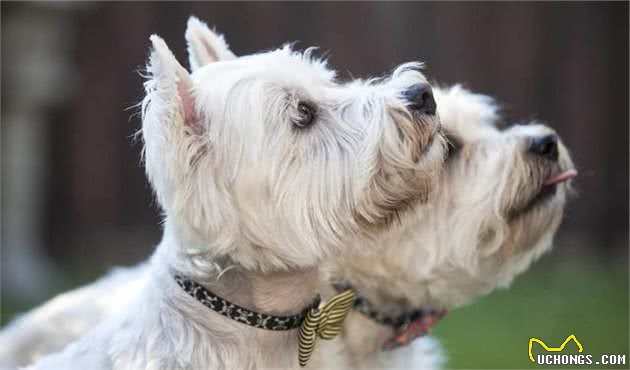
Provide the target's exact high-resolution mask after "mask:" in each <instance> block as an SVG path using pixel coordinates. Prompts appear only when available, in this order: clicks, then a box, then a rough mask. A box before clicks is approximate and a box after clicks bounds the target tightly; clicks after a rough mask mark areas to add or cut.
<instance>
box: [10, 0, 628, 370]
mask: <svg viewBox="0 0 630 370" xmlns="http://www.w3.org/2000/svg"><path fill="white" fill-rule="evenodd" d="M0 7H1V12H0V14H1V17H2V19H1V20H2V22H1V27H2V30H1V31H2V32H1V33H0V35H1V38H2V39H1V41H2V42H1V45H2V53H1V58H2V60H1V61H2V63H1V67H2V78H1V83H2V85H1V87H2V94H1V99H2V101H1V106H2V110H1V114H2V117H1V120H0V122H1V131H2V135H1V140H2V142H1V144H2V145H1V150H2V153H1V156H0V160H1V171H2V173H1V175H2V176H1V180H2V184H1V190H2V194H1V195H2V199H1V202H0V204H1V211H2V217H1V223H2V224H1V231H2V232H1V243H2V244H1V248H0V265H1V266H0V267H1V268H0V288H1V289H0V299H1V301H0V303H1V304H0V319H1V322H0V324H1V325H4V324H5V323H6V322H7V320H8V319H10V318H11V317H13V316H14V314H16V313H18V312H22V311H24V310H26V309H28V308H31V307H33V306H35V305H37V304H39V303H41V302H43V301H45V300H46V299H48V298H50V297H52V296H53V295H54V294H56V293H59V292H61V291H64V290H67V289H70V288H74V287H77V286H79V285H82V284H85V283H88V282H90V281H92V280H93V279H95V278H97V277H99V276H101V275H102V274H103V273H104V272H105V271H107V270H108V269H109V267H111V266H113V265H131V264H133V263H137V262H138V261H141V260H143V259H145V258H147V256H148V255H149V254H150V253H151V251H152V249H153V247H154V246H155V245H156V243H157V242H158V241H159V239H160V234H161V230H160V227H159V225H160V216H159V210H158V209H157V206H156V204H155V202H154V200H153V197H152V194H151V191H150V188H149V186H148V184H147V182H146V179H145V176H144V171H143V169H142V166H141V165H140V152H141V147H140V145H134V142H133V140H132V139H131V136H132V135H133V134H134V133H135V132H136V131H137V129H138V128H139V120H138V116H137V115H135V116H134V115H133V113H134V110H133V109H132V110H129V109H128V108H129V107H130V106H132V105H134V104H135V103H137V102H139V101H140V100H141V99H142V96H143V88H142V82H143V81H142V78H141V77H140V75H139V73H138V70H140V69H141V67H142V66H143V65H144V63H145V61H146V55H147V50H148V47H149V42H148V38H149V35H150V34H153V33H157V34H159V35H160V36H162V37H164V39H165V40H166V41H167V43H168V44H169V46H170V47H171V48H172V50H173V51H174V53H175V55H176V56H177V57H178V59H179V60H180V61H182V63H183V64H186V63H185V60H186V53H185V43H184V29H185V24H186V20H187V19H188V17H189V16H190V15H196V16H198V17H199V18H201V19H203V20H205V21H207V22H208V23H209V24H211V25H214V26H216V27H217V29H218V30H219V31H220V32H222V33H224V34H225V35H226V38H227V40H228V42H229V43H230V45H231V47H232V49H233V50H234V51H235V53H236V54H238V55H242V54H247V53H251V52H254V51H257V50H265V49H269V48H272V47H277V46H279V45H281V44H283V43H285V42H287V41H299V42H298V43H297V47H298V48H305V47H307V46H311V45H318V46H320V47H321V50H322V52H324V53H326V54H327V55H328V56H329V62H330V64H331V65H332V66H333V67H334V68H335V69H337V70H338V71H339V72H340V76H339V77H340V79H342V80H347V79H348V78H350V77H351V76H355V77H366V76H378V75H382V74H383V73H386V72H388V71H390V70H391V69H392V68H393V67H394V66H395V65H397V64H399V63H402V62H406V61H411V60H420V61H423V62H425V63H426V66H427V68H426V71H425V72H426V74H427V76H429V78H430V79H431V80H432V81H435V82H438V83H440V84H445V85H451V84H455V83H461V84H464V85H465V86H466V87H468V88H469V89H471V90H472V91H475V92H479V93H483V94H488V95H490V96H493V97H495V98H496V99H497V100H498V102H499V104H500V105H501V108H502V114H503V116H504V119H505V123H507V124H510V123H514V122H522V121H525V120H531V119H540V120H542V121H543V122H545V123H548V124H549V125H550V126H551V127H553V128H554V129H556V130H557V131H558V133H559V134H560V136H561V137H562V139H563V141H564V142H565V143H566V145H567V147H568V148H569V149H570V150H571V153H572V157H573V159H574V162H575V163H576V166H577V168H578V169H579V171H580V176H579V177H578V178H577V179H576V181H575V186H576V188H577V191H578V197H577V198H575V199H573V200H572V201H571V202H570V204H569V206H568V207H567V210H566V217H565V219H564V221H563V225H562V227H561V228H560V231H559V233H558V235H557V238H556V240H557V243H556V246H555V248H554V250H553V252H552V253H551V254H550V255H548V256H545V257H544V258H543V260H542V261H541V262H540V263H538V264H535V265H534V267H533V268H532V269H531V270H530V271H528V272H527V273H525V274H524V275H523V276H521V277H519V278H517V279H516V281H515V284H514V285H513V286H512V287H511V288H510V289H509V290H505V291H499V292H494V293H493V294H491V295H490V296H488V297H484V298H481V299H479V300H478V301H477V302H475V303H474V304H471V305H469V306H467V307H463V308H461V309H459V310H454V311H453V312H452V313H450V314H449V316H448V317H447V318H446V319H445V320H444V321H443V322H441V323H440V324H439V325H437V327H436V329H435V334H436V335H437V337H438V338H440V339H441V341H442V343H443V344H444V347H445V349H446V351H447V353H448V358H449V366H450V367H455V368H497V369H498V368H527V367H531V366H532V365H533V364H531V363H530V362H529V359H528V356H527V343H528V340H529V338H530V337H532V336H533V337H537V338H540V339H542V340H544V341H545V342H546V343H547V344H548V345H550V346H556V345H559V344H560V343H561V342H562V341H563V340H564V339H565V338H566V337H567V336H568V335H569V334H570V333H574V334H575V335H576V336H577V337H578V338H579V340H580V341H581V342H582V344H583V345H584V350H585V352H588V353H593V354H599V353H622V354H626V355H628V332H629V327H628V222H629V220H628V193H629V190H628V169H629V167H630V166H629V163H628V162H629V155H628V140H629V132H628V129H629V121H630V118H629V116H628V105H629V100H630V97H629V92H628V81H629V66H628V56H629V50H628V48H629V44H630V42H629V38H628V29H629V25H628V11H629V7H628V2H291V3H286V2H268V3H265V2H130V3H125V2H6V1H2V2H0ZM535 366H537V365H535ZM626 367H627V366H626Z"/></svg>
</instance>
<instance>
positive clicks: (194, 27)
mask: <svg viewBox="0 0 630 370" xmlns="http://www.w3.org/2000/svg"><path fill="white" fill-rule="evenodd" d="M186 42H187V43H188V61H189V63H190V69H191V70H192V71H195V70H197V69H198V68H200V67H203V66H204V65H206V64H210V63H214V62H218V61H225V60H231V59H235V58H236V55H234V53H232V52H231V51H230V47H229V45H228V44H227V43H226V42H225V39H224V38H223V35H221V34H219V33H217V32H214V31H212V30H211V29H210V28H208V26H207V25H206V24H205V23H204V22H202V21H200V20H199V19H197V18H196V17H190V18H188V25H187V27H186Z"/></svg>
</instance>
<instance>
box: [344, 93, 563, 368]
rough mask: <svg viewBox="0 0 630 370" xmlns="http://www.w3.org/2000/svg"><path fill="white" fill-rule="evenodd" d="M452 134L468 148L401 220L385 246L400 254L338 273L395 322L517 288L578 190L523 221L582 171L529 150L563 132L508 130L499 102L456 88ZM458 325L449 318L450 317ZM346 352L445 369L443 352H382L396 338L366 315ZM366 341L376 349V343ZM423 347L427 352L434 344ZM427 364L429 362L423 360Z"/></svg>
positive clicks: (448, 112) (384, 363)
mask: <svg viewBox="0 0 630 370" xmlns="http://www.w3.org/2000/svg"><path fill="white" fill-rule="evenodd" d="M435 95H436V100H437V101H438V107H439V112H440V116H441V117H442V118H443V119H442V124H443V125H444V128H445V130H446V132H447V133H448V134H447V136H452V137H453V142H459V143H460V144H461V148H459V149H458V150H457V152H456V153H454V154H453V155H452V156H451V157H450V158H449V159H447V161H446V165H445V170H444V172H443V174H442V178H441V181H440V183H439V186H438V187H436V191H435V194H434V196H433V197H431V198H430V201H429V202H428V203H427V204H423V205H418V206H417V208H416V212H413V213H411V214H410V216H409V217H405V218H403V219H402V220H401V224H400V225H399V226H398V227H397V228H394V229H393V230H391V231H390V232H389V233H387V235H386V236H385V238H384V239H383V240H381V241H380V242H381V243H383V245H389V246H391V247H390V248H387V249H381V250H379V252H378V253H376V254H374V255H372V256H365V257H357V258H353V259H351V260H349V261H346V262H344V263H343V264H336V265H334V266H331V270H332V274H333V279H335V280H342V281H347V282H350V283H351V285H353V286H354V287H355V289H356V290H357V291H358V292H359V294H360V295H362V296H364V297H366V298H368V299H369V300H370V301H371V302H372V303H373V304H374V305H375V306H376V307H379V308H380V309H382V310H383V311H384V312H385V313H388V314H389V315H397V314H401V313H402V312H405V311H406V310H410V309H414V308H445V307H446V308H456V307H459V306H461V305H463V304H467V303H470V302H471V301H472V300H474V299H475V298H477V297H479V296H482V295H484V294H487V293H489V292H490V291H492V290H493V289H495V288H497V287H507V286H508V285H509V284H510V282H511V281H512V279H513V278H514V277H515V276H516V275H518V274H520V273H522V272H523V271H525V270H526V269H527V267H528V266H529V265H530V264H531V263H532V262H533V261H535V260H536V259H537V258H538V257H540V255H541V254H543V253H544V252H546V251H547V250H549V248H550V247H551V245H552V240H553V236H554V234H555V232H556V230H557V228H558V226H559V224H560V221H561V218H562V212H563V208H564V204H565V198H566V194H567V192H568V191H569V186H570V184H566V183H565V184H560V185H558V188H557V193H556V194H555V195H554V196H553V197H551V198H549V199H547V200H546V201H544V202H543V203H540V204H538V205H537V206H536V207H534V208H532V209H530V210H529V211H527V212H525V213H522V214H520V215H519V216H512V215H514V213H513V211H514V210H515V209H516V210H517V209H523V207H524V205H525V204H526V203H527V201H528V200H529V199H531V198H532V197H533V196H534V195H535V194H537V192H538V191H539V190H540V189H541V187H542V186H543V181H544V180H545V178H547V177H549V176H550V175H552V174H554V173H557V172H559V171H561V170H566V169H570V168H573V164H572V162H571V159H570V158H569V155H568V152H567V150H566V148H565V147H564V146H563V145H561V144H560V147H559V150H560V159H559V161H558V163H556V164H552V163H551V162H547V161H545V160H541V159H540V158H537V157H536V156H532V155H531V154H530V153H528V152H527V148H528V143H529V141H530V140H531V138H533V137H539V136H543V135H546V134H550V133H552V132H553V131H552V130H551V129H549V128H548V127H545V126H542V125H540V124H531V125H527V126H514V127H512V128H510V129H507V130H504V131H500V130H498V129H497V128H496V127H495V126H494V124H495V121H496V120H497V113H496V112H497V109H496V106H495V105H494V103H493V102H492V100H491V99H489V98H487V97H484V96H480V95H476V94H472V93H470V92H468V91H467V90H465V89H463V88H461V87H459V86H455V87H453V88H450V89H446V90H439V89H436V90H435ZM446 320H448V318H446ZM344 331H345V335H344V341H345V344H346V347H345V350H346V351H347V353H348V354H349V356H350V360H349V361H350V363H352V364H353V365H354V367H355V368H366V369H367V368H382V369H389V368H395V367H397V368H405V369H412V368H414V369H427V368H430V369H432V368H437V367H439V364H440V359H441V354H440V351H439V350H437V349H436V350H434V351H430V353H429V354H427V355H425V356H422V355H420V353H419V352H418V350H416V349H415V347H416V344H412V345H411V346H410V347H408V348H407V347H403V348H398V349H396V350H394V351H392V352H384V351H382V350H381V348H382V345H383V344H384V342H385V341H386V340H387V339H388V338H390V337H391V336H392V335H393V334H394V332H393V330H392V329H391V328H388V327H384V326H382V325H380V324H377V323H375V322H373V321H371V320H369V319H367V318H366V317H364V316H363V315H361V314H359V313H356V314H353V315H350V316H349V317H348V319H347V320H346V322H345V326H344ZM366 343H369V344H368V345H366ZM420 343H421V344H419V345H424V343H425V342H424V341H422V342H420ZM419 357H425V358H423V359H422V360H420V359H419Z"/></svg>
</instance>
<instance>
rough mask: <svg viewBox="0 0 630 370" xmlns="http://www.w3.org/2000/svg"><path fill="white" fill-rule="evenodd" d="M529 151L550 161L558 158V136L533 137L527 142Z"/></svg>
mask: <svg viewBox="0 0 630 370" xmlns="http://www.w3.org/2000/svg"><path fill="white" fill-rule="evenodd" d="M529 152H530V153H532V154H535V155H538V156H541V157H543V158H546V159H549V160H551V161H557V160H558V136H556V135H553V134H552V135H546V136H541V137H535V138H533V139H532V141H531V142H530V144H529Z"/></svg>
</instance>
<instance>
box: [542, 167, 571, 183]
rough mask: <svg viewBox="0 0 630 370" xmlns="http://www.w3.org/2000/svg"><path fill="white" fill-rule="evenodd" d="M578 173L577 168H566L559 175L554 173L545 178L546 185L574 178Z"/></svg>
mask: <svg viewBox="0 0 630 370" xmlns="http://www.w3.org/2000/svg"><path fill="white" fill-rule="evenodd" d="M577 175H578V172H577V170H575V169H570V170H566V171H564V172H560V173H559V174H557V175H553V176H551V177H550V178H548V179H547V180H545V185H554V184H559V183H561V182H565V181H567V180H569V179H572V178H574V177H575V176H577Z"/></svg>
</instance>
